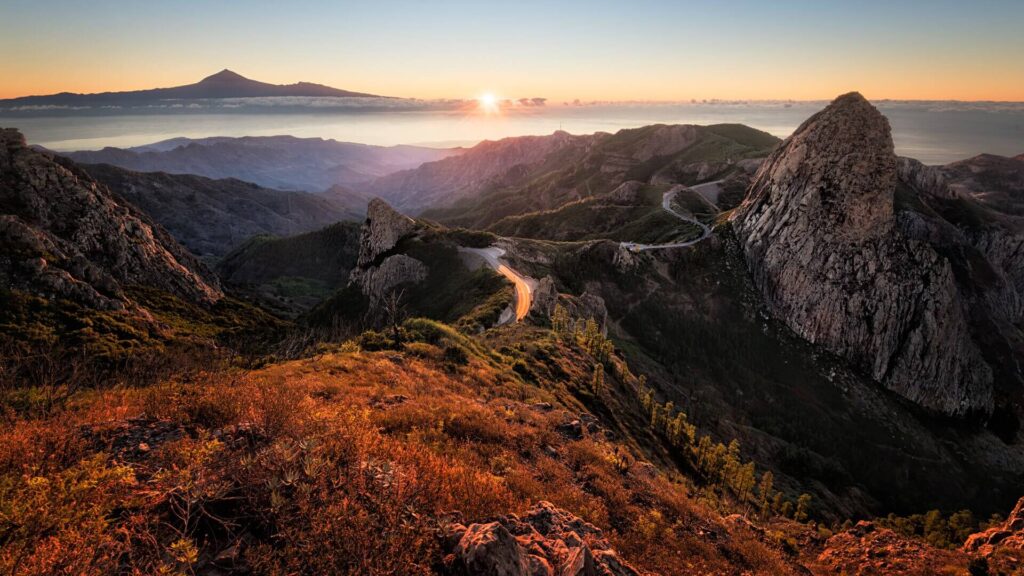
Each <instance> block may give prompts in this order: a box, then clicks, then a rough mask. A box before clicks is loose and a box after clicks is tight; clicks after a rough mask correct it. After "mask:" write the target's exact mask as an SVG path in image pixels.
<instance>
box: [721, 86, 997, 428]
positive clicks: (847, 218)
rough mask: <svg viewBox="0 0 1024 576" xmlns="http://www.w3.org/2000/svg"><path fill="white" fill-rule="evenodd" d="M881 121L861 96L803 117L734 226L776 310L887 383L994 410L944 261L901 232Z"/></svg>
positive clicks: (942, 403) (944, 407)
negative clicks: (894, 202) (895, 211)
mask: <svg viewBox="0 0 1024 576" xmlns="http://www.w3.org/2000/svg"><path fill="white" fill-rule="evenodd" d="M896 186H897V159H896V156H895V154H894V153H893V144H892V137H891V134H890V129H889V124H888V121H887V120H886V119H885V118H884V117H883V116H882V115H881V113H879V112H878V111H877V110H876V109H875V108H874V107H873V106H871V104H869V103H868V102H867V101H866V100H865V99H864V98H863V97H862V96H861V95H860V94H856V93H852V94H847V95H844V96H840V97H839V98H837V99H836V100H835V101H834V102H833V103H832V104H831V105H829V106H828V107H827V108H826V109H825V110H823V111H822V112H820V113H818V114H816V115H815V116H813V117H811V118H810V119H809V120H807V121H806V122H805V123H804V124H803V125H802V126H800V128H799V129H798V130H797V131H796V132H795V133H794V134H793V135H792V136H791V137H790V138H789V139H787V140H786V141H785V142H784V143H783V145H782V146H781V147H780V148H779V149H778V150H777V151H775V152H774V153H773V154H772V155H771V156H770V157H769V158H768V160H767V161H766V162H765V163H764V164H763V165H762V166H761V168H760V169H759V170H758V173H757V175H756V176H755V178H754V182H753V184H752V185H751V188H750V191H749V193H748V197H747V199H746V200H745V201H744V203H743V205H742V206H741V207H740V208H739V209H738V210H737V212H736V213H735V216H734V218H733V224H734V227H735V230H736V233H737V236H738V238H739V239H740V242H741V244H742V247H743V251H744V254H745V257H746V260H747V264H748V267H749V269H750V271H751V274H752V276H753V279H754V282H755V284H756V286H757V287H758V288H759V289H760V290H761V292H762V294H763V296H764V297H765V300H766V302H767V304H768V306H769V308H770V309H771V311H772V312H773V313H774V314H775V315H776V316H777V317H779V318H780V319H782V320H783V321H785V323H786V324H787V325H788V326H789V327H790V328H791V329H793V330H794V331H795V332H797V333H798V334H799V335H801V336H802V337H803V338H805V339H807V340H808V341H810V342H813V343H816V344H820V345H822V346H823V347H825V348H827V349H828V350H830V351H832V352H834V353H836V354H838V355H840V356H843V357H845V358H847V359H848V360H850V361H851V362H852V363H853V364H854V365H856V366H858V367H859V368H861V369H862V370H864V371H865V372H866V373H868V374H870V375H871V377H872V378H874V379H875V380H877V381H878V382H881V383H882V384H884V385H885V386H887V387H888V388H890V389H891V390H893V391H895V392H897V393H898V394H900V395H902V396H904V397H906V398H908V399H910V400H912V401H913V402H915V403H917V404H919V405H921V406H924V407H926V408H929V409H931V410H934V411H937V412H940V413H943V414H950V415H964V414H968V413H971V412H977V411H980V412H989V411H991V410H992V406H993V387H992V372H991V369H990V368H989V366H988V365H987V364H986V363H985V362H984V360H983V359H982V356H981V353H980V351H979V349H978V346H977V345H976V344H975V343H974V342H973V341H972V339H971V334H970V329H969V323H968V320H967V318H966V314H965V309H966V308H965V304H964V302H963V300H962V299H961V297H960V295H959V293H958V289H957V285H956V282H955V279H954V276H953V272H952V269H951V267H950V264H949V262H948V261H947V260H946V259H944V258H943V257H941V256H940V255H939V254H938V253H937V252H936V251H935V250H934V249H932V247H930V246H929V245H927V244H925V243H923V242H919V241H914V240H910V239H908V238H906V237H905V236H904V235H903V234H902V233H901V232H900V231H899V230H898V228H897V226H896V219H895V216H894V208H893V198H894V193H895V191H896Z"/></svg>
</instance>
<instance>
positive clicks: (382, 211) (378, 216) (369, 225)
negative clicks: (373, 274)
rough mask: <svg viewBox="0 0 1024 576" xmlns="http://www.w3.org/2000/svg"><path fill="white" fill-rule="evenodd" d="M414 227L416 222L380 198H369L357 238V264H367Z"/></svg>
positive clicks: (393, 245)
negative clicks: (364, 218) (364, 217)
mask: <svg viewBox="0 0 1024 576" xmlns="http://www.w3.org/2000/svg"><path fill="white" fill-rule="evenodd" d="M415 228H416V222H415V221H414V220H413V219H412V218H409V217H408V216H405V215H403V214H399V213H398V212H397V211H396V210H395V209H394V208H392V207H391V206H389V205H388V203H387V202H385V201H383V200H381V199H380V198H374V199H373V200H370V204H369V205H368V206H367V207H366V222H365V223H364V224H363V232H362V236H360V239H359V261H358V262H357V264H358V265H359V266H367V265H369V264H372V263H373V262H374V261H376V260H377V257H378V256H380V255H381V254H384V253H385V252H387V251H389V250H391V249H392V248H394V247H395V245H396V244H398V241H399V240H401V239H402V238H404V237H405V236H407V235H408V234H409V233H410V232H412V231H413V230H414V229H415Z"/></svg>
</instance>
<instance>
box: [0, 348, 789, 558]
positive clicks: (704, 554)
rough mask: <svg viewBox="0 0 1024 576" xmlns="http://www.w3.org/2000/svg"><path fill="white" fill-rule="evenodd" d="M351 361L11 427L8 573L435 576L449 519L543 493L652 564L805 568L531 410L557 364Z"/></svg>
mask: <svg viewBox="0 0 1024 576" xmlns="http://www.w3.org/2000/svg"><path fill="white" fill-rule="evenodd" d="M346 350H347V351H346V352H341V351H338V352H334V353H329V354H325V355H323V356H321V357H319V358H317V359H315V360H304V361H294V362H289V363H284V364H279V365H275V366H271V367H268V368H265V369H263V370H260V371H255V372H219V373H200V374H198V375H194V376H190V377H189V378H188V379H187V380H180V379H179V380H172V381H167V382H164V383H161V384H158V385H154V386H150V387H147V388H141V389H128V388H118V389H114V390H106V391H95V392H88V393H83V394H80V395H78V396H76V397H75V398H73V399H72V400H71V401H69V402H68V403H67V406H66V407H65V408H63V409H61V410H59V411H56V412H54V413H52V414H50V415H47V416H29V415H19V416H15V415H9V416H8V418H7V419H6V420H5V421H4V422H3V424H2V426H0V546H2V551H0V572H3V573H16V574H40V575H42V574H60V573H68V574H70V573H75V574H109V573H139V574H149V573H167V574H172V573H184V574H188V573H190V572H191V571H192V570H193V569H195V568H196V567H198V566H202V565H208V563H209V562H210V561H211V560H212V557H213V556H214V555H216V554H217V553H218V552H220V551H223V550H225V549H227V548H229V547H231V546H232V545H234V544H236V543H239V542H241V543H243V546H241V547H240V549H241V550H242V552H241V557H240V558H238V559H237V560H236V562H239V563H244V564H245V565H247V566H248V567H249V568H250V569H252V570H254V571H255V572H256V573H261V574H295V573H303V574H320V573H332V574H417V573H431V572H432V571H435V570H436V569H437V568H438V567H439V566H440V565H441V558H440V551H439V543H438V539H437V537H436V533H437V532H436V531H437V529H438V527H439V525H440V524H441V523H443V522H444V521H445V519H449V518H457V519H459V520H460V521H462V522H466V523H468V522H474V521H483V520H486V519H490V518H493V517H495V516H498V515H501V514H506V513H509V512H518V511H522V510H523V509H525V508H526V507H528V506H529V505H530V504H531V503H533V502H536V501H538V500H548V501H551V502H553V503H554V504H555V505H557V506H560V507H563V508H565V509H567V510H569V511H571V512H573V513H575V514H577V515H579V516H581V517H583V518H585V519H587V520H588V521H591V522H593V523H595V524H597V525H598V526H600V527H602V528H604V529H605V530H606V531H608V533H609V536H610V539H611V541H612V543H613V544H614V545H615V546H616V547H617V548H618V549H619V550H620V552H621V554H622V555H623V556H624V557H625V558H626V559H627V560H629V561H631V562H632V563H634V564H635V565H637V566H638V567H641V568H643V569H645V570H651V571H658V572H661V573H664V574H675V573H681V572H683V571H688V572H694V573H708V574H712V573H714V574H720V573H725V574H729V573H736V574H739V573H766V574H767V573H771V574H785V573H789V572H790V571H791V569H790V566H789V564H787V562H786V560H785V559H784V557H783V555H781V554H780V553H779V552H778V551H777V550H775V549H774V548H772V547H770V546H767V545H765V544H763V543H761V542H760V541H758V540H757V539H755V538H754V537H753V536H751V535H745V534H743V533H737V532H736V530H735V529H732V528H730V529H728V530H727V529H726V528H725V527H724V526H723V525H722V524H721V523H720V521H718V520H717V519H716V515H715V514H714V513H712V512H710V511H708V510H707V509H704V508H703V507H702V506H700V505H698V504H697V503H696V502H695V501H693V500H691V499H690V498H689V497H688V496H687V494H686V487H685V485H681V484H677V483H675V482H672V481H670V480H669V478H668V477H667V476H665V475H664V474H651V473H650V472H649V468H645V467H643V466H642V465H641V464H639V463H638V459H637V455H636V454H635V453H633V452H632V451H630V450H629V449H628V448H626V447H625V446H623V445H620V444H616V443H613V442H610V441H608V440H605V439H604V438H603V435H601V434H590V435H588V436H587V437H586V438H584V439H582V440H570V439H567V438H565V437H564V436H562V435H561V434H560V433H559V432H558V431H557V429H558V426H559V424H560V423H562V422H564V421H565V420H566V419H567V418H569V417H572V416H571V414H570V413H569V412H566V411H565V410H564V409H562V408H559V407H558V405H557V401H556V407H555V409H554V410H551V411H546V410H542V409H538V408H535V407H531V406H530V405H529V402H533V401H535V400H537V399H543V400H545V401H550V400H553V399H554V398H556V397H564V396H565V394H566V390H567V389H569V388H572V386H569V387H568V388H567V386H566V384H565V383H564V382H554V381H544V380H543V379H544V378H545V377H546V374H548V373H549V372H550V370H549V369H548V368H544V367H543V366H536V373H537V374H540V375H541V379H542V381H541V382H538V383H535V384H527V383H524V381H523V380H522V378H521V377H520V376H518V375H517V374H516V373H515V372H513V370H512V369H511V367H510V366H504V365H502V364H501V363H500V362H496V361H495V359H494V358H495V357H478V356H476V355H472V356H470V357H469V359H468V361H467V363H466V364H464V365H462V364H460V365H457V366H454V367H453V366H452V365H451V363H450V362H447V361H446V358H445V356H444V355H443V354H437V353H436V351H434V350H431V349H429V348H427V347H425V346H419V347H415V348H414V349H413V350H412V351H410V352H409V353H398V352H390V351H382V352H372V353H370V352H359V351H355V350H353V349H352V347H347V348H346ZM584 372H585V371H584ZM578 376H579V378H586V377H587V375H586V374H585V373H583V372H581V373H580V374H579V375H578ZM553 391H554V395H553V394H552V392H553ZM591 401H593V400H591ZM564 405H565V404H563V406H564ZM568 406H569V407H570V408H572V410H573V411H574V412H577V411H578V410H579V404H578V403H575V402H572V401H569V403H568ZM712 535H713V536H712Z"/></svg>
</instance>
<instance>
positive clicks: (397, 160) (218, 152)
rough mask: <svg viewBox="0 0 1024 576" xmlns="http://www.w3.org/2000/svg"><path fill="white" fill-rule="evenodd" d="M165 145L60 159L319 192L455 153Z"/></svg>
mask: <svg viewBox="0 0 1024 576" xmlns="http://www.w3.org/2000/svg"><path fill="white" fill-rule="evenodd" d="M168 142H169V143H168V144H166V145H165V144H164V143H156V144H152V145H149V146H142V147H139V148H130V149H119V148H104V149H103V150H96V151H81V152H68V153H65V154H63V155H64V156H67V157H68V158H71V159H72V160H74V161H76V162H81V163H83V164H112V165H114V166H119V167H121V168H127V169H129V170H135V171H139V172H168V173H172V174H195V175H198V176H205V177H207V178H217V179H220V178H238V179H239V180H245V181H246V182H253V183H255V184H259V185H260V186H265V187H268V188H279V189H285V190H306V191H310V192H321V191H323V190H326V189H328V188H330V187H332V186H334V185H337V184H353V183H358V182H364V181H367V180H370V179H372V178H376V177H380V176H384V175H386V174H390V173H392V172H396V171H399V170H406V169H411V168H415V167H417V166H419V165H421V164H423V163H424V162H431V161H434V160H438V159H441V158H446V157H448V156H451V155H452V154H455V153H457V150H444V149H434V148H421V147H417V146H392V147H383V146H368V145H365V144H352V143H348V142H337V141H335V140H324V139H322V138H295V137H293V136H266V137H243V138H224V137H218V138H202V139H197V140H192V139H188V138H175V139H173V140H171V141H168ZM363 201H364V202H365V197H364V200H363Z"/></svg>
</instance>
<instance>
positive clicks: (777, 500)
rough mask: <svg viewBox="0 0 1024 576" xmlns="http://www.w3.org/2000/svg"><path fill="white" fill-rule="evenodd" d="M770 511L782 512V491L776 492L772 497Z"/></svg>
mask: <svg viewBox="0 0 1024 576" xmlns="http://www.w3.org/2000/svg"><path fill="white" fill-rule="evenodd" d="M772 512H775V513H776V514H782V492H776V493H775V496H773V497H772Z"/></svg>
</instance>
